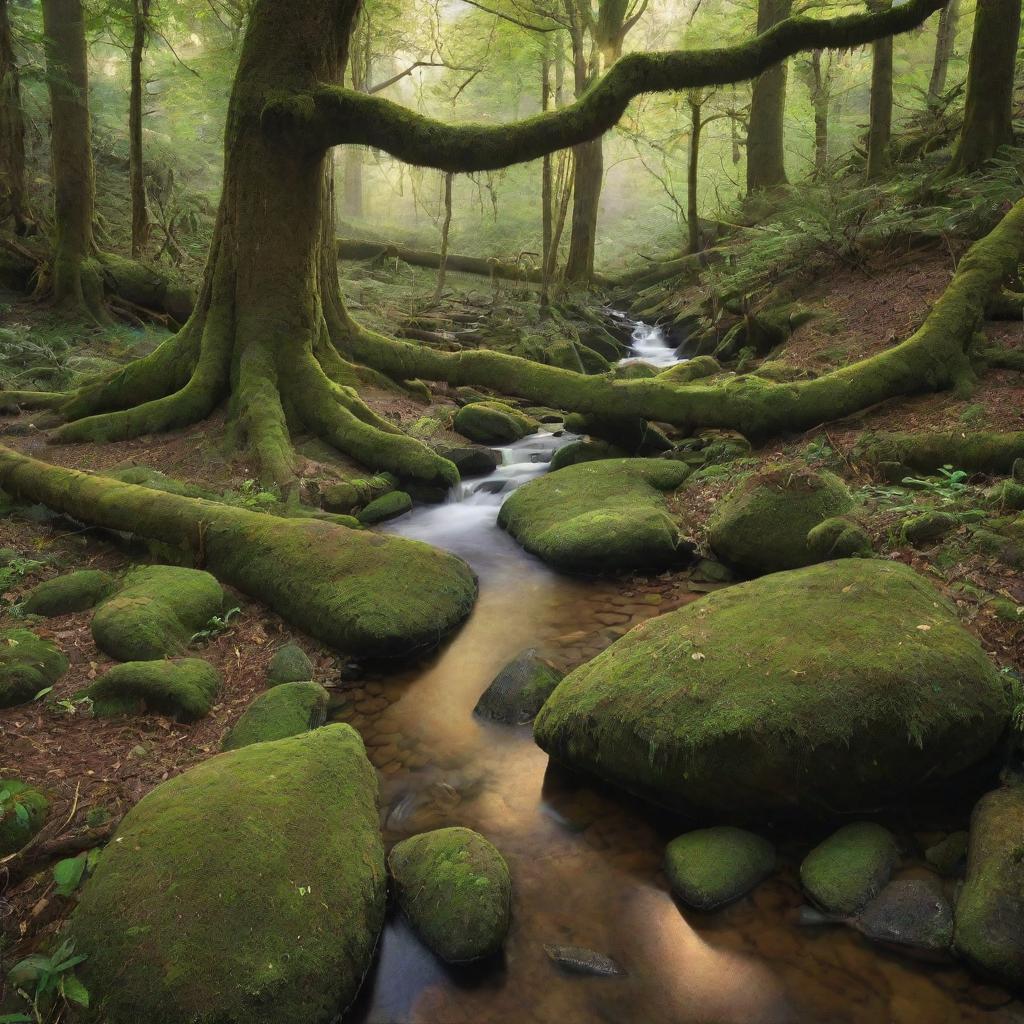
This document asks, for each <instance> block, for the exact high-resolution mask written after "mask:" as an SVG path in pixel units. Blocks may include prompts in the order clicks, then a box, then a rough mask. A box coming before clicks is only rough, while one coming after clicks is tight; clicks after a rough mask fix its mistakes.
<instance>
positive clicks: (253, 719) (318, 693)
mask: <svg viewBox="0 0 1024 1024" xmlns="http://www.w3.org/2000/svg"><path fill="white" fill-rule="evenodd" d="M326 720H327V691H326V690H325V689H324V688H323V687H322V686H321V685H320V684H319V683H281V685H280V686H275V687H274V688H273V689H272V690H267V692H266V693H261V694H260V695H259V696H258V697H257V698H256V699H255V700H254V701H253V702H252V703H251V704H250V705H249V706H248V707H247V708H246V709H245V711H244V712H243V713H242V717H241V718H240V719H239V720H238V721H237V722H236V723H235V724H234V726H232V728H231V730H230V732H228V734H227V736H225V737H224V743H223V745H222V749H224V750H237V749H238V748H239V747H247V746H248V745H249V744H250V743H266V742H267V741H268V740H283V739H286V738H287V737H289V736H298V735H299V734H300V733H304V732H309V730H310V729H319V728H320V726H321V725H323V724H324V722H325V721H326Z"/></svg>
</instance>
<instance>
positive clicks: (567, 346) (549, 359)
mask: <svg viewBox="0 0 1024 1024" xmlns="http://www.w3.org/2000/svg"><path fill="white" fill-rule="evenodd" d="M544 362H545V363H547V364H548V365H549V366H558V367H561V369H563V370H572V371H574V372H575V373H588V374H594V373H607V372H608V370H609V365H608V360H607V359H606V358H605V357H604V356H603V355H601V354H600V353H599V352H595V351H594V349H592V348H589V347H588V346H586V345H582V344H579V343H578V342H572V341H556V342H555V343H554V344H553V345H549V346H548V347H547V348H546V349H545V350H544Z"/></svg>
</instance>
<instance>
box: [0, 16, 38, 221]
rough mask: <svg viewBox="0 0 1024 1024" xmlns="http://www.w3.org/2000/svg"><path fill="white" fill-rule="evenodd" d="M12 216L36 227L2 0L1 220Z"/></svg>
mask: <svg viewBox="0 0 1024 1024" xmlns="http://www.w3.org/2000/svg"><path fill="white" fill-rule="evenodd" d="M7 218H10V219H11V220H12V221H13V222H14V230H15V233H16V234H19V235H24V234H27V233H28V232H29V231H30V230H31V229H32V228H33V223H32V214H31V210H30V204H29V197H28V184H27V181H26V172H25V114H24V110H23V109H22V105H21V77H20V75H19V73H18V62H17V59H16V57H15V53H14V34H13V32H12V29H11V18H10V7H9V0H0V222H2V221H4V220H5V219H7Z"/></svg>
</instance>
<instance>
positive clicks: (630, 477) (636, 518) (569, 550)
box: [498, 459, 693, 572]
mask: <svg viewBox="0 0 1024 1024" xmlns="http://www.w3.org/2000/svg"><path fill="white" fill-rule="evenodd" d="M689 472H690V470H689V468H688V467H687V466H684V465H682V464H681V463H678V462H670V461H668V460H661V459H604V460H601V461H600V462H584V463H581V464H580V465H577V466H567V467H566V468H565V469H560V470H558V471H557V472H555V473H547V474H546V475H544V476H541V477H538V478H537V479H535V480H531V481H530V482H529V483H527V484H524V485H523V486H522V487H520V488H518V489H517V490H516V491H514V492H513V493H512V494H511V496H510V497H509V498H508V500H507V501H506V502H505V503H504V504H503V505H502V506H501V510H500V511H499V513H498V525H499V526H501V527H502V528H503V529H505V530H508V532H509V533H510V534H512V536H513V537H515V539H516V540H517V541H519V543H520V544H522V545H523V547H524V548H526V550H527V551H529V552H531V553H533V554H535V555H537V556H538V557H540V558H542V559H543V560H544V561H545V562H549V563H550V564H551V565H554V566H557V567H558V568H560V569H565V570H568V571H570V572H615V571H619V570H629V569H666V568H669V567H672V566H677V565H680V564H683V563H684V562H686V561H687V560H689V559H690V558H692V555H693V547H692V545H690V544H688V543H687V542H685V541H684V540H683V539H682V537H681V536H680V533H679V526H678V525H677V523H676V521H675V519H673V517H672V516H671V515H669V512H668V509H667V508H666V505H665V497H664V492H666V491H672V490H675V489H676V488H677V487H679V485H680V484H682V482H683V481H684V480H685V479H686V477H687V476H688V475H689Z"/></svg>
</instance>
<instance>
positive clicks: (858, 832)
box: [800, 821, 899, 917]
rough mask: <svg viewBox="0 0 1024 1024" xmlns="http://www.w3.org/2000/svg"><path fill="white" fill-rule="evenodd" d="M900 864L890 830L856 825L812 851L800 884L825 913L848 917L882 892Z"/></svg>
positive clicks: (868, 823) (803, 870)
mask: <svg viewBox="0 0 1024 1024" xmlns="http://www.w3.org/2000/svg"><path fill="white" fill-rule="evenodd" d="M898 862H899V847H898V846H897V845H896V839H895V838H894V837H893V834H892V833H891V832H890V831H889V830H888V829H887V828H883V827H882V826H881V825H876V824H874V823H872V822H868V821H862V822H856V823H855V824H852V825H844V826H843V827H842V828H841V829H839V831H838V832H835V833H833V834H832V835H831V836H829V837H828V839H826V840H825V841H824V842H823V843H821V844H820V845H819V846H816V847H815V848H814V849H813V850H811V852H810V853H809V854H808V855H807V856H806V857H805V858H804V862H803V864H801V865H800V881H801V883H802V884H803V887H804V889H805V890H806V892H807V895H808V896H810V897H811V899H812V900H814V902H815V903H816V904H817V905H818V906H819V907H821V908H822V910H825V911H827V912H828V913H830V914H842V915H843V916H847V917H848V916H850V915H853V914H856V913H857V911H859V910H860V909H861V908H863V907H864V906H866V905H867V904H868V903H869V902H870V901H871V900H872V899H874V898H875V897H876V896H877V895H878V894H879V893H880V892H881V891H882V889H883V888H884V886H885V885H886V883H887V882H888V881H889V879H890V877H891V876H892V872H893V869H894V868H895V867H896V865H897V863H898Z"/></svg>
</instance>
